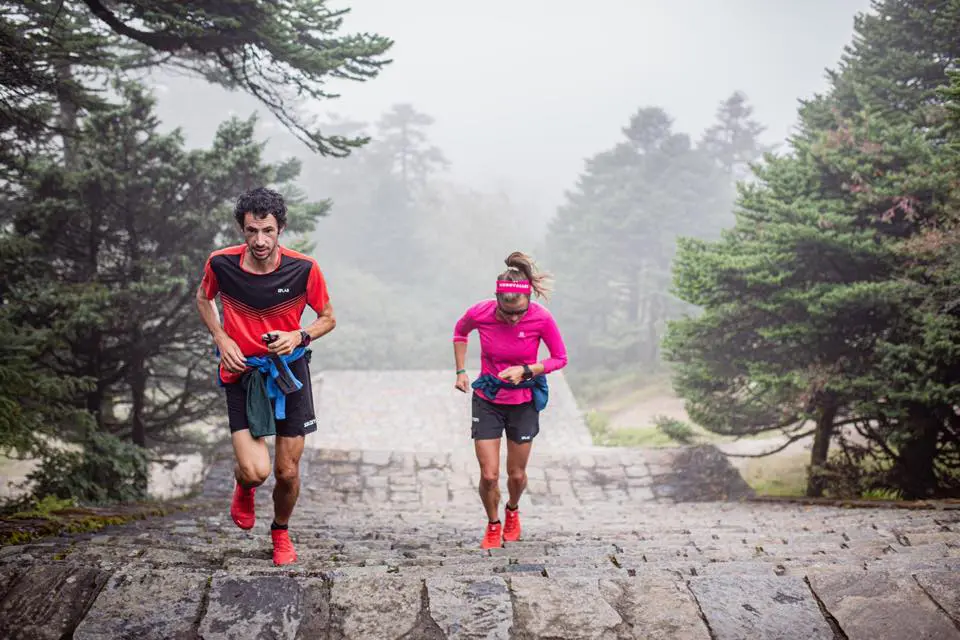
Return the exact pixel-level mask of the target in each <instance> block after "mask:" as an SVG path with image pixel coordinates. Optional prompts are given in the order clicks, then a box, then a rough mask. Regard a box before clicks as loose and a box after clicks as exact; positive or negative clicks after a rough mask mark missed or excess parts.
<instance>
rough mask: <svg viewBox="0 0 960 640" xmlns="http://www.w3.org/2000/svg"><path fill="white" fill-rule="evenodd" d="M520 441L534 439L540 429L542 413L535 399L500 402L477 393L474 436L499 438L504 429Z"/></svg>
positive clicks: (474, 398) (472, 430)
mask: <svg viewBox="0 0 960 640" xmlns="http://www.w3.org/2000/svg"><path fill="white" fill-rule="evenodd" d="M504 431H506V432H507V438H509V439H510V440H512V441H514V442H516V443H518V444H525V443H527V442H531V441H532V440H533V439H534V438H536V437H537V434H538V433H540V413H539V412H538V411H537V410H536V409H535V408H534V406H533V401H532V400H531V401H530V402H524V403H523V404H496V403H494V402H490V401H489V400H484V399H483V398H481V397H480V396H478V395H477V394H474V395H473V428H472V429H471V432H472V436H473V439H474V440H499V439H500V438H501V437H502V436H503V432H504Z"/></svg>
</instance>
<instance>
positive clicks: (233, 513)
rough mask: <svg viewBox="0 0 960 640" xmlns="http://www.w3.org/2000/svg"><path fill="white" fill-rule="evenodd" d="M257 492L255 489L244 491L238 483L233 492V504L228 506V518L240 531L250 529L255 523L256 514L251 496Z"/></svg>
mask: <svg viewBox="0 0 960 640" xmlns="http://www.w3.org/2000/svg"><path fill="white" fill-rule="evenodd" d="M256 492H257V489H256V487H253V488H250V489H244V488H243V487H241V486H240V484H239V483H238V484H237V486H236V488H235V489H234V490H233V502H232V503H231V504H230V517H231V518H233V522H234V524H236V525H237V526H238V527H240V528H241V529H252V528H253V525H254V524H256V522H257V514H256V512H255V511H254V502H253V495H254V494H255V493H256Z"/></svg>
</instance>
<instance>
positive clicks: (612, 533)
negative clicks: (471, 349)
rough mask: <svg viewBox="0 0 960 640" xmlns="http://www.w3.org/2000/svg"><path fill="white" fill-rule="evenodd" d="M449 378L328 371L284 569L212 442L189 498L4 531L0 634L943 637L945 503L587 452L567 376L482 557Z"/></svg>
mask: <svg viewBox="0 0 960 640" xmlns="http://www.w3.org/2000/svg"><path fill="white" fill-rule="evenodd" d="M435 382H442V383H445V384H444V386H445V389H444V390H443V391H435V390H434V389H433V387H432V386H430V385H434V384H435ZM428 387H429V388H428ZM448 387H449V375H441V374H439V373H436V372H399V373H393V372H391V373H380V374H376V375H375V376H374V377H371V376H369V374H364V377H363V379H362V380H361V378H360V374H355V373H350V372H344V373H342V374H336V373H334V374H327V375H326V376H325V377H324V379H323V381H322V383H321V384H320V385H318V397H317V404H318V409H319V412H318V413H319V415H320V416H321V418H320V422H321V433H320V434H317V436H312V437H311V443H310V449H309V450H308V451H307V452H306V453H305V455H304V460H303V468H302V475H303V488H302V493H301V499H300V503H299V505H298V508H297V512H296V513H295V516H294V520H293V522H292V526H291V537H292V538H293V540H294V542H295V544H296V545H297V550H298V553H299V555H300V560H299V562H298V563H297V564H296V565H293V566H290V567H283V568H276V567H273V566H272V563H271V560H270V544H269V535H268V528H269V522H270V513H271V509H270V487H271V483H268V485H266V486H265V487H263V488H262V489H261V490H260V491H258V493H257V508H258V514H260V517H259V518H258V522H257V525H256V526H255V527H254V529H252V530H251V531H249V532H245V531H241V530H239V529H237V528H236V527H235V526H234V525H233V523H232V522H231V521H230V517H229V515H228V514H227V509H228V502H229V497H230V491H231V489H232V479H231V471H230V466H231V465H230V460H229V456H228V455H224V456H223V457H222V458H221V459H219V460H218V461H216V462H215V463H214V464H213V466H212V468H211V472H210V474H209V475H208V476H207V479H206V481H205V483H204V487H203V491H202V493H201V495H200V497H198V498H197V499H196V501H195V503H194V505H193V508H192V509H190V510H188V511H185V512H181V513H177V514H174V515H172V516H169V517H166V518H157V519H152V520H145V521H141V522H137V523H134V524H130V525H126V526H122V527H112V528H109V529H106V530H104V531H101V532H99V533H97V534H94V535H89V534H88V535H77V536H64V537H59V538H53V539H47V540H44V541H41V542H39V543H36V544H28V545H23V546H19V547H5V548H2V549H0V637H4V638H70V637H73V638H110V639H114V638H136V639H138V640H146V639H149V638H158V639H159V638H207V639H213V638H244V639H248V638H304V639H307V638H324V639H341V638H350V639H353V638H357V639H359V638H363V639H368V638H408V639H416V638H426V639H441V638H504V639H506V638H514V639H527V638H583V639H593V638H611V639H613V638H616V639H628V638H663V639H685V638H691V639H693V638H695V639H704V640H708V639H715V640H726V639H734V638H742V639H751V640H753V639H763V638H790V639H792V638H797V639H802V640H806V639H810V638H825V639H834V638H851V639H859V638H865V639H868V640H882V639H886V638H890V639H900V638H909V639H913V638H931V639H934V638H945V639H946V638H956V639H960V510H951V509H948V508H946V507H943V508H938V509H920V510H914V509H910V510H908V509H883V508H856V509H850V508H838V507H825V506H805V505H799V504H776V503H764V502H752V501H750V500H749V490H748V489H747V488H746V487H745V485H744V484H743V482H742V480H740V478H739V476H737V475H736V473H735V472H732V471H731V470H730V468H729V465H725V464H724V461H723V459H722V457H719V456H718V454H716V452H715V450H712V449H711V448H699V449H673V450H617V449H597V448H593V447H591V446H590V444H589V437H587V438H586V439H584V438H583V436H584V435H585V434H586V431H585V429H584V428H583V426H582V423H579V422H578V421H577V419H576V417H577V416H576V408H575V406H574V405H573V404H572V398H567V399H564V398H565V394H568V393H569V391H568V390H567V389H566V388H565V387H564V386H563V385H562V382H558V383H557V384H554V386H553V387H552V389H551V393H552V396H551V407H549V408H548V410H547V413H546V414H544V419H543V432H542V433H543V435H542V441H541V439H540V438H538V439H537V442H536V445H535V448H536V449H535V453H534V456H533V458H532V462H531V469H530V491H529V495H528V496H527V497H526V498H525V500H524V502H522V503H521V511H522V513H523V524H524V539H523V540H522V541H520V542H517V543H511V544H508V545H507V546H506V547H504V548H502V549H494V550H491V551H482V550H480V549H479V548H478V542H479V537H480V535H481V533H482V528H483V516H482V511H481V509H480V506H479V500H478V498H477V497H476V494H475V490H474V487H475V484H476V480H477V477H476V469H475V467H476V464H475V462H473V461H472V459H471V457H470V455H469V452H470V442H469V438H468V437H467V436H466V435H465V434H468V431H467V430H468V428H469V427H468V425H469V423H468V422H467V423H465V422H464V416H465V415H466V408H465V407H466V406H467V405H466V402H465V401H466V400H467V398H465V397H464V396H461V395H459V394H457V395H451V394H454V393H455V392H453V391H452V390H451V391H450V394H447V393H446V388H448ZM360 398H365V402H366V405H365V408H364V409H362V410H358V411H357V412H356V414H354V413H351V411H350V406H351V404H350V400H351V399H352V400H353V401H354V402H359V399H360ZM568 400H569V403H570V404H568V405H565V403H566V402H568ZM554 402H556V404H553V403H554ZM554 410H556V413H555V414H554V413H553V411H554ZM554 419H556V422H555V423H554ZM568 419H569V420H570V423H569V424H567V423H565V422H564V421H566V420H568ZM554 424H556V425H558V426H554ZM401 432H403V433H407V434H410V433H414V434H416V435H415V436H414V442H415V444H411V440H410V439H409V438H407V437H404V436H403V435H402V433H401ZM551 434H552V435H553V441H552V442H551V440H550V436H551ZM418 438H419V439H418ZM548 443H549V444H548ZM541 444H542V446H541ZM464 450H466V453H464ZM227 453H229V452H227Z"/></svg>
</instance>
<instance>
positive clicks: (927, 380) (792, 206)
mask: <svg viewBox="0 0 960 640" xmlns="http://www.w3.org/2000/svg"><path fill="white" fill-rule="evenodd" d="M874 12H875V13H874V14H868V15H864V16H861V17H859V18H858V20H857V23H856V29H857V36H856V39H855V42H854V44H853V45H852V46H851V47H849V48H848V49H847V54H846V56H845V57H844V60H843V62H842V64H841V66H840V69H839V70H838V71H837V72H835V73H832V74H831V90H830V92H828V93H827V94H826V95H824V96H818V97H816V98H815V99H813V100H810V101H808V102H806V103H804V105H803V107H802V108H801V112H800V116H801V117H800V134H799V135H798V136H796V137H795V138H794V139H793V140H792V141H791V154H790V155H789V156H787V157H783V158H778V159H775V160H771V161H770V163H769V167H767V168H764V169H762V170H758V171H757V172H756V178H757V180H758V181H759V182H758V184H757V185H754V186H741V194H740V198H739V201H738V212H737V225H736V227H735V229H734V230H733V231H731V232H730V233H728V234H725V235H724V237H723V239H722V241H720V242H718V243H702V242H692V241H691V242H686V243H684V245H683V249H682V251H681V257H680V259H679V261H678V267H677V271H676V281H677V288H678V291H680V293H681V296H682V297H683V298H684V299H685V300H687V301H689V302H691V303H692V304H696V305H699V306H701V307H703V309H704V312H703V315H702V316H701V317H700V318H697V319H688V320H684V321H682V322H679V323H676V324H675V325H673V326H672V327H671V330H670V336H669V339H668V350H669V352H670V354H671V357H673V358H674V359H675V360H676V361H677V362H678V365H679V367H678V375H677V387H678V390H679V391H680V392H681V394H682V395H684V396H685V397H686V398H687V399H688V401H689V403H690V408H691V412H692V414H693V415H694V416H695V419H697V420H699V421H701V422H703V423H704V424H705V425H706V426H708V428H711V429H714V430H717V431H720V432H724V433H756V432H759V431H764V430H770V429H777V428H786V429H787V430H788V431H789V432H790V433H791V434H793V435H795V436H797V437H799V436H801V435H809V434H811V433H812V434H813V435H815V440H814V446H813V451H812V455H811V470H812V473H811V476H810V481H809V484H808V493H809V494H811V495H820V494H822V492H823V491H824V489H825V487H826V482H827V480H828V479H831V480H832V481H833V482H834V488H838V487H840V484H841V483H842V482H846V480H845V479H844V478H842V477H841V476H840V475H838V474H837V472H838V471H839V470H841V469H844V470H845V471H847V472H849V471H851V470H853V472H854V475H855V476H857V477H855V478H854V481H853V486H854V489H853V490H854V492H857V491H862V490H865V489H869V488H872V487H874V486H893V487H896V488H897V489H899V490H900V491H901V492H902V493H903V495H904V496H906V497H927V496H930V495H937V494H942V493H943V492H950V491H952V490H953V489H952V488H951V487H952V486H954V485H953V484H952V483H953V482H954V480H952V479H951V473H953V474H954V475H953V478H955V471H954V472H951V471H950V469H949V468H946V467H944V464H945V463H944V461H945V460H948V459H950V460H953V462H952V463H951V464H953V465H954V467H953V468H954V469H955V468H956V461H957V460H956V458H957V454H956V452H957V431H956V424H955V422H956V419H955V415H953V411H952V407H953V406H956V404H957V398H955V397H954V395H953V394H954V392H953V388H954V387H955V380H956V377H955V375H956V359H955V355H954V352H953V350H952V348H949V344H950V343H951V341H954V340H956V339H957V338H960V335H957V334H956V333H955V330H954V325H955V320H954V319H953V318H952V317H951V314H950V313H945V312H944V310H945V309H947V307H945V306H944V302H945V301H944V298H943V290H942V289H941V286H942V285H943V284H944V283H945V282H946V279H945V278H943V276H942V274H939V273H938V272H937V270H936V269H934V270H933V271H931V270H930V265H929V264H924V262H925V261H929V260H932V259H935V257H940V258H943V257H946V254H943V255H941V254H939V251H940V249H939V248H937V249H934V250H933V251H932V255H931V250H930V245H928V244H925V243H926V241H929V240H933V239H934V238H935V237H936V234H931V233H930V230H931V229H937V228H943V226H944V224H949V225H951V226H952V225H953V221H954V220H955V215H956V214H955V211H956V191H957V190H956V184H958V175H957V164H956V162H955V159H951V158H949V157H947V156H946V155H945V154H944V153H943V149H944V147H945V145H944V144H943V140H942V139H940V138H939V135H940V134H939V133H938V131H941V130H942V127H941V126H940V124H941V122H942V115H940V114H942V113H943V111H944V110H943V109H942V107H939V106H938V104H937V102H936V100H937V98H936V96H937V93H936V91H935V88H936V87H937V86H938V85H939V84H943V83H944V82H945V80H946V74H945V71H946V68H947V61H948V60H949V59H951V58H952V57H955V56H956V53H957V46H958V45H957V40H956V38H955V37H953V35H955V33H956V29H955V28H950V25H953V26H954V27H955V26H956V25H957V20H958V19H960V9H958V8H957V7H956V5H955V3H950V2H924V1H923V0H912V1H906V0H889V1H883V2H875V3H874ZM917 33H929V34H930V37H929V38H926V37H922V38H918V37H916V34H917ZM941 103H942V100H941ZM918 125H919V126H918ZM933 246H935V245H933ZM912 247H913V248H916V250H912V249H911V248H912ZM924 247H925V248H924ZM947 272H948V271H947ZM811 422H812V423H813V425H814V426H813V428H811V429H807V427H806V425H807V424H809V423H811ZM848 425H849V428H847V429H844V427H845V426H848ZM853 434H856V436H857V437H856V438H853V437H851V436H852V435H853ZM834 438H836V439H837V440H838V441H839V442H840V444H841V445H842V446H841V453H842V456H843V457H841V458H836V459H834V460H830V459H829V449H830V444H831V441H832V440H833V439H834ZM867 458H870V459H871V462H870V463H869V464H865V460H866V459H867ZM825 472H829V473H832V474H834V475H832V476H830V477H829V478H828V477H826V476H825V475H824V473H825ZM848 484H849V482H848Z"/></svg>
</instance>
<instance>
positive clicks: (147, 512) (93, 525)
mask: <svg viewBox="0 0 960 640" xmlns="http://www.w3.org/2000/svg"><path fill="white" fill-rule="evenodd" d="M184 508H185V507H184V506H183V505H175V504H152V503H130V504H119V505H115V506H112V507H78V506H75V505H74V503H73V502H72V501H70V500H58V499H57V498H54V497H52V496H48V497H46V498H44V499H43V500H40V501H39V502H37V503H35V504H34V505H32V506H31V507H30V508H26V509H23V510H22V511H17V512H15V513H11V514H8V515H5V516H4V517H2V518H0V547H2V546H7V545H16V544H24V543H27V542H32V541H34V540H39V539H41V538H45V537H48V536H56V535H62V534H69V533H90V532H93V531H99V530H100V529H103V528H104V527H108V526H111V525H120V524H126V523H128V522H132V521H134V520H142V519H144V518H149V517H153V516H164V515H167V514H169V513H171V512H172V511H176V510H180V509H184Z"/></svg>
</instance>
